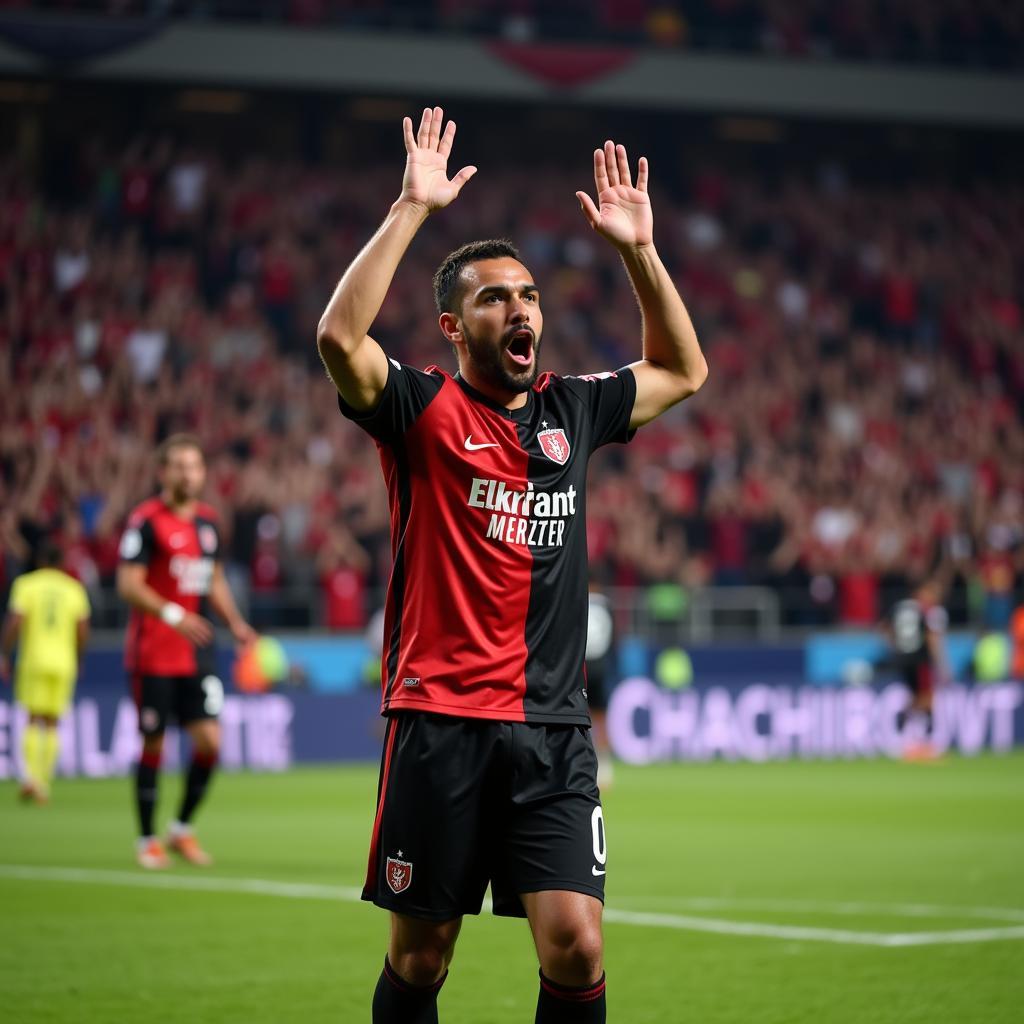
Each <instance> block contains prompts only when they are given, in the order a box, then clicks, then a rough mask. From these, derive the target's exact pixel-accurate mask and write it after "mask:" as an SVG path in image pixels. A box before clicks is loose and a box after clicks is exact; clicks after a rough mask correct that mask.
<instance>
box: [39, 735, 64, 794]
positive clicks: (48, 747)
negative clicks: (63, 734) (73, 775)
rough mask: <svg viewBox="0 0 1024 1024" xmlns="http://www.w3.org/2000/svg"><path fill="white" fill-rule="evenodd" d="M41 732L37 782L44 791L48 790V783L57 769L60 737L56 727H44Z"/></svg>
mask: <svg viewBox="0 0 1024 1024" xmlns="http://www.w3.org/2000/svg"><path fill="white" fill-rule="evenodd" d="M42 732H43V738H42V750H41V751H40V755H39V781H40V782H41V783H42V784H43V786H44V787H45V788H46V789H49V788H50V782H51V781H52V780H53V772H54V769H55V768H56V767H57V754H58V753H59V751H60V736H59V734H58V732H57V727H56V726H46V727H44V728H43V730H42Z"/></svg>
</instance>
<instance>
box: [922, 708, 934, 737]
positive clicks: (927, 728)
mask: <svg viewBox="0 0 1024 1024" xmlns="http://www.w3.org/2000/svg"><path fill="white" fill-rule="evenodd" d="M934 727H935V716H934V715H933V714H932V713H931V712H930V711H926V712H925V713H924V734H925V736H929V737H930V736H931V734H932V729H933V728H934Z"/></svg>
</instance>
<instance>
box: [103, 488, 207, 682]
mask: <svg viewBox="0 0 1024 1024" xmlns="http://www.w3.org/2000/svg"><path fill="white" fill-rule="evenodd" d="M219 551H220V535H219V533H218V532H217V523H216V516H215V513H214V511H213V509H212V508H210V507H209V505H203V504H199V505H197V507H196V513H195V517H194V518H192V519H182V518H181V517H180V516H178V515H176V514H175V513H174V512H173V511H172V510H171V509H170V508H169V507H168V506H167V505H166V504H165V503H164V502H163V501H162V500H161V499H160V498H158V497H157V498H150V499H149V500H148V501H144V502H143V503H142V504H141V505H138V506H137V507H136V508H135V509H134V511H133V512H132V514H131V515H130V516H129V517H128V526H127V528H126V529H125V531H124V534H123V536H122V537H121V549H120V554H121V561H123V562H133V563H135V564H137V565H145V566H146V583H147V584H148V585H149V586H150V587H152V588H153V589H154V590H155V591H156V592H157V593H158V594H160V595H161V597H165V598H166V599H167V600H168V601H174V602H176V603H177V604H180V605H181V606H182V608H184V609H185V610H186V611H190V612H194V613H196V614H198V615H205V614H207V607H206V606H207V597H208V595H209V593H210V585H211V583H212V582H213V571H214V566H215V565H216V562H217V558H218V554H219ZM212 659H213V649H212V648H203V649H200V650H197V649H196V647H195V645H194V644H192V643H191V642H190V641H188V640H186V639H185V637H183V636H182V635H181V634H180V633H178V632H177V631H176V630H174V629H172V628H171V627H170V626H168V625H167V624H166V623H165V622H164V621H163V620H162V619H159V618H158V617H157V616H155V615H150V614H149V613H148V612H143V611H140V610H139V609H138V608H133V609H132V613H131V617H130V619H129V621H128V636H127V641H126V644H125V665H126V667H127V668H128V670H129V672H131V673H133V674H135V675H155V676H187V675H194V674H196V673H200V672H203V673H205V672H208V671H212Z"/></svg>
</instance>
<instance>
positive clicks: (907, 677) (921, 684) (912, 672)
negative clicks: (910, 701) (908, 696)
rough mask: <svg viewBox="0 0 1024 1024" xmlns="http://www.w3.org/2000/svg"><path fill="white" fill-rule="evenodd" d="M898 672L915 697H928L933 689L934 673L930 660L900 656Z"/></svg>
mask: <svg viewBox="0 0 1024 1024" xmlns="http://www.w3.org/2000/svg"><path fill="white" fill-rule="evenodd" d="M898 667H899V672H900V675H901V676H903V681H904V682H905V683H906V684H907V688H908V689H909V690H910V692H911V693H912V694H913V695H914V696H915V697H930V696H931V694H932V693H933V692H934V690H935V673H934V672H933V671H932V665H931V662H930V661H922V660H921V659H919V658H901V659H900V661H899V663H898Z"/></svg>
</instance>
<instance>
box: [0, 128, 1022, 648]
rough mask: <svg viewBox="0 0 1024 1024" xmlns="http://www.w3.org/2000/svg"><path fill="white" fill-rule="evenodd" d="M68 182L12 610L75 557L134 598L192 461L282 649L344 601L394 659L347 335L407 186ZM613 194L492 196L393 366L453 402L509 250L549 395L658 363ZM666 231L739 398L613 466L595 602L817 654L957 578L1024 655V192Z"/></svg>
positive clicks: (340, 181) (148, 149) (734, 219)
mask: <svg viewBox="0 0 1024 1024" xmlns="http://www.w3.org/2000/svg"><path fill="white" fill-rule="evenodd" d="M67 176H68V179H69V180H70V181H72V183H73V188H72V191H73V194H74V196H75V197H76V198H75V201H74V202H71V203H68V202H60V203H58V202H56V201H54V200H53V199H52V198H51V197H50V196H49V195H48V193H47V192H46V191H45V190H44V187H43V186H42V185H41V184H40V182H39V179H38V178H37V177H36V176H33V175H32V174H31V173H29V172H28V171H26V170H24V169H22V168H19V166H17V164H16V163H15V161H14V160H13V159H9V158H8V159H5V160H4V162H3V163H2V164H0V300H2V301H0V393H2V394H3V395H4V396H5V399H4V402H3V403H2V405H0V545H2V550H3V564H2V572H3V581H4V585H5V586H6V584H9V582H10V580H11V579H12V577H13V575H14V574H15V573H16V572H18V571H19V569H20V568H22V567H24V566H25V565H26V564H28V563H29V562H30V561H31V559H32V557H33V550H34V549H35V548H36V547H37V546H38V544H39V543H40V540H41V538H42V537H43V536H44V535H46V534H47V533H50V532H53V531H57V532H58V533H59V536H60V538H61V540H62V541H63V543H64V545H65V547H66V549H67V551H68V556H69V564H70V567H71V569H72V570H73V572H74V573H75V574H76V575H77V576H78V577H79V578H81V579H82V580H83V582H85V583H86V585H87V586H88V587H90V588H91V589H93V590H94V591H95V589H96V588H97V587H100V586H102V585H107V586H109V584H110V582H111V579H112V576H113V573H114V570H115V566H116V562H117V546H118V538H119V534H120V530H121V528H122V525H123V522H124V518H125V515H126V513H127V511H128V510H129V509H130V508H131V507H132V506H133V505H134V504H135V503H137V502H138V501H139V500H141V499H142V498H143V497H144V496H146V494H148V493H150V491H151V489H152V481H153V463H152V459H153V449H154V446H155V444H156V443H157V442H158V441H159V440H160V439H161V438H163V437H164V436H166V435H167V434H169V433H171V432H174V431H179V430H187V431H192V432H195V433H197V434H198V435H199V436H200V437H201V438H202V440H203V442H204V444H205V446H206V451H207V459H208V467H209V481H208V486H207V494H208V497H209V499H210V501H211V502H212V503H213V504H214V505H215V506H216V507H217V508H218V509H219V512H220V515H221V517H222V523H223V527H224V529H225V532H226V535H227V538H228V544H229V548H228V550H229V561H230V565H231V571H232V575H233V579H234V582H235V584H236V586H241V587H242V588H243V590H244V593H247V594H248V599H249V603H250V606H251V609H252V614H253V618H254V622H255V623H256V624H258V625H273V624H282V623H281V621H280V616H281V614H282V613H281V611H280V606H281V599H282V595H283V594H285V593H292V594H294V593H300V594H302V593H311V592H316V591H318V592H319V594H320V598H321V601H320V603H319V605H318V611H316V612H315V613H314V616H315V619H319V618H320V616H322V620H320V621H323V622H325V623H326V624H327V625H329V626H331V627H336V628H343V627H360V626H362V625H363V624H364V623H365V621H366V619H367V617H368V615H369V614H370V613H372V611H373V601H372V600H371V595H373V594H374V593H375V591H376V588H378V587H380V586H381V585H382V581H383V580H384V579H385V578H386V571H387V565H388V559H389V541H388V511H387V506H386V500H385V490H384V488H383V486H382V484H381V481H380V475H379V467H378V462H377V455H376V451H375V450H374V448H373V446H372V445H371V444H370V443H369V442H368V440H367V439H366V438H365V436H364V435H363V434H362V433H361V432H360V431H359V430H358V429H356V428H355V427H354V426H353V425H352V424H350V423H349V422H347V421H345V420H344V419H343V418H342V417H341V416H340V415H339V414H338V411H337V408H336V404H335V396H334V392H333V389H332V388H331V387H330V386H329V385H328V384H327V383H326V381H325V380H324V371H323V369H322V367H321V366H320V365H319V363H318V361H317V358H316V354H315V344H314V332H315V325H316V323H317V320H318V318H319V316H320V313H321V311H322V309H323V307H324V304H325V302H326V299H327V297H328V296H329V294H330V291H331V289H332V288H333V285H334V283H335V281H336V279H337V277H338V276H339V275H340V273H341V272H342V271H343V270H344V268H345V266H346V265H347V264H348V262H349V260H350V259H351V258H352V256H353V255H354V253H355V252H356V251H357V250H358V248H359V246H360V245H361V244H362V243H363V241H364V240H365V239H366V238H367V237H368V236H369V235H370V234H371V233H372V231H373V229H374V227H375V226H376V224H377V223H378V222H379V219H380V218H381V217H382V216H383V214H384V212H385V211H386V209H387V207H388V204H389V203H390V202H391V200H392V199H393V198H394V195H393V193H394V192H395V189H396V187H397V185H396V171H395V167H394V161H393V160H391V161H388V162H384V161H381V163H380V166H379V167H378V166H372V167H370V168H369V169H367V168H365V167H364V168H362V169H361V173H360V174H359V175H352V174H344V175H341V174H339V173H338V172H337V169H333V170H332V169H331V168H328V167H327V166H323V165H315V164H302V163H297V162H292V161H287V160H269V159H246V160H243V161H239V162H238V163H231V162H228V161H225V160H224V159H223V158H222V157H221V156H219V155H218V154H217V153H215V152H212V151H200V150H197V149H194V148H189V147H188V146H179V145H176V144H172V143H171V142H169V141H166V140H161V139H138V140H136V141H134V142H133V143H132V144H131V145H129V146H128V147H126V148H124V149H122V150H120V151H110V150H106V149H104V148H103V146H102V145H100V144H99V143H98V142H92V143H89V144H88V145H83V148H82V151H81V153H80V154H79V157H78V158H77V159H76V160H74V161H72V163H71V165H70V168H69V169H68V171H67ZM655 180H656V181H657V179H655ZM484 181H485V182H486V183H485V184H483V182H484ZM583 184H584V185H585V182H584V183H583ZM580 185H581V182H580V180H579V175H578V174H576V173H574V172H571V171H569V170H568V169H566V167H565V165H564V164H562V165H558V164H552V165H550V166H547V167H546V168H545V169H544V172H543V174H541V175H540V176H537V175H536V174H534V173H528V172H526V171H522V170H517V169H515V168H514V167H511V166H507V165H506V166H504V167H498V168H491V167H487V168H484V169H483V170H482V171H481V174H480V183H479V184H478V182H473V183H472V184H471V185H470V186H468V187H467V189H466V190H465V192H464V194H463V197H462V198H461V199H460V201H459V203H458V204H456V205H454V206H453V207H452V208H451V209H450V210H448V211H445V212H444V213H443V214H442V215H439V216H437V217H436V218H433V219H432V221H431V223H430V224H429V225H428V227H427V229H426V230H425V231H424V232H423V233H422V235H421V237H420V238H419V239H417V242H416V243H415V244H414V246H413V248H412V250H411V251H410V253H409V255H408V256H407V259H406V261H405V263H404V264H403V267H402V268H401V270H400V272H399V275H398V277H397V279H396V281H395V284H394V286H393V287H392V289H391V291H390V293H389V295H388V299H387V302H386V304H385V307H384V309H383V311H382V313H381V315H380V318H379V320H378V322H377V323H376V325H375V328H374V334H375V336H376V337H378V339H379V340H380V341H381V342H382V344H383V345H384V346H385V348H386V349H387V350H388V351H389V353H391V354H393V355H395V356H398V357H400V358H402V359H404V360H406V361H408V362H411V363H413V364H415V365H418V366H426V365H429V364H431V363H438V364H440V365H442V366H444V367H445V368H446V369H448V370H449V371H450V372H454V368H455V367H454V360H453V358H452V356H451V354H450V353H449V352H448V351H447V350H446V348H445V346H444V344H443V342H442V340H441V337H440V334H439V332H438V329H437V325H436V313H435V311H434V308H433V301H432V295H431V291H430V287H429V281H430V277H431V274H432V272H433V270H434V268H435V266H436V265H437V264H438V263H439V262H440V259H441V258H442V257H443V256H444V254H445V253H446V252H448V251H449V250H450V249H452V248H454V247H456V246H457V245H459V244H461V243H462V242H464V241H466V240H467V239H469V238H472V237H487V236H492V235H493V236H497V235H507V236H509V237H510V238H512V239H513V240H514V241H515V242H516V243H517V244H518V245H519V247H520V249H521V251H522V253H523V258H524V261H525V263H526V264H527V265H528V266H529V267H530V269H531V270H532V272H533V274H534V276H535V279H536V280H537V282H538V283H539V285H540V287H541V293H542V302H543V307H544V312H545V333H544V345H543V350H542V358H541V362H542V367H543V368H546V369H551V370H554V371H556V372H561V373H567V372H587V371H594V370H603V369H611V368H614V367H616V366H618V365H622V364H624V363H627V362H629V361H631V360H632V359H635V358H637V357H638V356H639V319H638V314H637V309H636V304H635V301H634V299H633V297H632V295H631V293H630V290H629V285H628V282H627V279H626V275H625V273H624V272H623V270H622V268H621V266H620V265H619V264H618V261H617V259H616V256H615V253H614V251H613V250H612V249H611V248H610V247H609V246H607V245H604V244H602V243H601V241H600V240H599V239H597V238H596V237H595V236H593V235H592V234H591V232H590V230H589V229H588V227H587V225H586V221H585V220H584V218H583V216H582V215H581V214H580V211H579V210H578V209H576V206H575V203H574V202H573V201H572V199H573V192H574V190H575V189H576V188H577V187H580ZM654 201H655V214H656V234H657V238H658V243H659V249H660V250H661V251H662V253H663V256H664V257H665V260H666V263H667V264H668V265H669V267H670V269H671V270H672V272H673V273H674V275H675V277H676V279H677V281H678V283H679V287H680V291H681V293H682V295H683V297H684V299H685V300H686V302H687V303H688V306H689V308H690V310H691V312H692V314H693V317H694V320H695V322H696V324H697V327H698V332H699V334H700V336H701V339H702V342H703V344H704V346H705V348H706V351H707V352H708V360H709V364H710V366H711V377H710V380H709V382H708V384H707V386H706V388H705V389H704V390H703V391H702V392H701V395H700V397H699V400H695V401H694V402H692V403H686V404H685V405H683V406H681V407H679V408H678V409H676V410H674V411H673V412H672V413H670V414H669V415H667V416H665V417H664V418H663V419H662V420H659V421H657V422H656V423H654V424H652V425H650V426H648V427H646V428H645V429H644V430H642V431H641V432H640V433H639V434H638V435H637V437H636V439H635V440H634V441H633V442H632V444H631V446H630V453H629V458H628V459H624V458H622V457H621V454H620V452H619V451H618V450H616V449H614V448H612V449H607V450H606V451H605V452H604V453H603V454H602V455H601V456H599V457H598V459H596V460H595V463H594V467H593V470H592V475H591V493H590V506H589V536H590V546H591V556H592V568H593V572H594V575H595V576H596V578H598V579H599V580H600V581H602V582H603V583H604V584H605V585H611V586H618V587H645V588H646V587H652V586H656V585H659V584H672V585H678V586H682V587H685V588H691V587H697V586H701V585H705V584H717V585H721V586H732V585H738V584H761V585H766V586H770V587H775V588H778V589H779V590H780V592H781V593H782V595H783V606H784V609H785V612H786V620H787V621H789V622H792V623H801V624H812V623H814V624H818V623H820V624H827V623H841V624H870V623H872V622H874V621H876V620H877V618H878V617H879V615H880V614H881V613H882V611H883V610H884V605H885V604H886V603H887V602H888V601H889V600H891V599H893V598H894V597H897V596H903V595H904V594H905V592H906V589H907V587H908V586H910V585H911V584H912V583H913V582H914V581H916V580H917V579H919V578H920V577H921V576H923V575H924V574H926V573H932V572H935V571H936V569H938V570H939V571H941V573H942V574H943V579H944V581H945V582H946V583H947V584H949V588H950V589H949V597H948V601H949V604H950V607H951V609H952V611H953V614H954V620H959V621H964V620H965V619H968V618H969V619H970V620H972V621H984V622H987V623H989V624H991V625H994V626H1000V625H1005V623H1006V621H1007V620H1008V618H1009V615H1010V611H1011V609H1012V607H1013V604H1014V602H1015V591H1016V599H1017V600H1019V598H1020V596H1021V586H1022V580H1024V323H1022V306H1021V282H1022V269H1024V187H1021V186H1020V185H1019V184H1018V185H1016V186H1013V187H1006V186H1001V187H1000V188H999V189H998V190H996V189H995V188H993V187H990V186H987V185H986V184H984V183H977V184H975V185H972V186H970V187H967V186H964V187H959V188H953V187H951V186H946V185H939V184H933V185H924V184H918V185H913V186H906V187H903V186H897V185H892V184H888V185H884V186H883V185H869V184H866V183H863V182H857V181H854V180H851V178H850V177H849V175H848V174H847V173H846V172H845V171H844V169H843V168H842V167H841V166H839V165H837V164H830V165H827V166H824V167H822V168H821V169H820V170H819V171H818V172H817V173H816V174H815V175H813V176H811V177H806V176H804V175H802V174H799V173H797V172H796V171H793V172H791V173H788V174H784V175H782V176H781V178H778V179H769V178H768V177H767V176H765V175H761V176H759V175H756V174H753V173H752V174H748V175H744V174H737V173H726V172H724V171H722V170H721V169H718V168H716V167H715V166H713V165H706V166H703V167H699V168H696V169H691V173H690V175H689V177H688V180H686V181H685V183H684V184H682V185H681V186H680V188H679V190H678V191H677V192H673V193H670V192H667V191H666V190H665V188H664V185H662V187H661V190H660V191H657V190H656V191H655V197H654ZM301 614H303V615H306V616H307V618H306V619H301V618H300V619H299V620H298V621H296V622H293V623H292V624H304V623H305V622H308V621H309V619H308V616H309V615H310V614H311V613H310V612H309V609H308V608H306V609H304V610H303V611H302V612H301ZM285 624H287V623H285Z"/></svg>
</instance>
